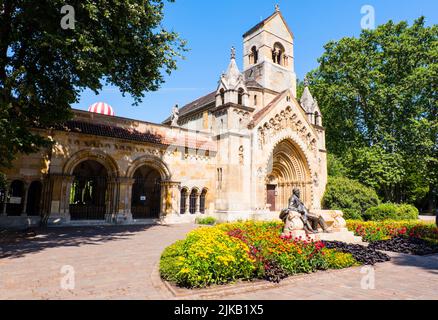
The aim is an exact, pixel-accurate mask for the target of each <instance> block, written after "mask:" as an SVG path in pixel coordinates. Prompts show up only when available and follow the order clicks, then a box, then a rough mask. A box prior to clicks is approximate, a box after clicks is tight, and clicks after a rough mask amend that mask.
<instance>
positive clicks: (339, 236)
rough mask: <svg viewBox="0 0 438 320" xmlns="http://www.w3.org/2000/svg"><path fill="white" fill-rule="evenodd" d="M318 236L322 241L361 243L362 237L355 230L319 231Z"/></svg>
mask: <svg viewBox="0 0 438 320" xmlns="http://www.w3.org/2000/svg"><path fill="white" fill-rule="evenodd" d="M316 238H317V239H318V240H321V241H342V242H346V243H361V242H362V237H357V236H355V235H354V232H351V231H342V232H333V233H319V234H317V235H316Z"/></svg>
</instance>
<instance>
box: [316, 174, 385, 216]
mask: <svg viewBox="0 0 438 320" xmlns="http://www.w3.org/2000/svg"><path fill="white" fill-rule="evenodd" d="M378 204H379V197H378V196H377V193H376V191H375V190H374V189H372V188H369V187H366V186H364V185H362V184H361V183H360V182H357V181H355V180H351V179H348V178H343V177H330V178H329V180H328V184H327V188H326V191H325V194H324V197H323V200H322V205H323V207H324V208H325V209H331V210H342V211H343V212H344V217H345V218H346V219H356V220H361V219H362V217H363V215H364V213H365V211H366V210H368V209H369V208H371V207H374V206H376V205H378Z"/></svg>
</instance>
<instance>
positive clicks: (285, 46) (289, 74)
mask: <svg viewBox="0 0 438 320" xmlns="http://www.w3.org/2000/svg"><path fill="white" fill-rule="evenodd" d="M243 53H244V57H243V61H244V63H243V66H244V71H243V72H244V75H245V80H247V81H251V80H253V81H256V82H257V83H259V84H260V85H261V86H262V87H264V88H265V89H269V90H272V91H275V92H282V91H283V90H286V89H291V90H292V93H293V94H294V96H295V97H296V79H297V77H296V74H295V67H294V36H293V33H292V31H291V30H290V28H289V27H288V25H287V23H286V21H285V20H284V18H283V15H282V14H281V12H280V8H279V6H278V5H277V6H276V7H275V12H274V13H273V14H272V15H271V16H269V17H268V18H266V19H265V20H263V21H261V22H260V23H259V24H257V25H256V26H254V27H253V28H251V29H250V30H249V31H248V32H246V33H245V34H244V35H243Z"/></svg>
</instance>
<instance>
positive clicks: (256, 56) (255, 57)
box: [251, 46, 259, 64]
mask: <svg viewBox="0 0 438 320" xmlns="http://www.w3.org/2000/svg"><path fill="white" fill-rule="evenodd" d="M251 57H252V59H251V60H252V64H256V63H257V62H258V61H259V52H258V51H257V48H256V46H254V47H252V48H251Z"/></svg>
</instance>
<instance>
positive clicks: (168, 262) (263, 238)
mask: <svg viewBox="0 0 438 320" xmlns="http://www.w3.org/2000/svg"><path fill="white" fill-rule="evenodd" d="M281 230H282V224H281V223H256V222H246V223H233V224H222V225H218V226H215V227H210V228H205V227H204V228H199V229H197V230H194V231H192V232H190V233H189V234H188V236H187V238H186V239H185V240H182V241H179V242H177V243H175V244H173V245H171V246H170V247H168V248H166V249H165V251H164V252H163V254H162V257H161V261H160V274H161V276H162V278H163V279H165V280H168V281H170V282H173V283H176V284H177V285H178V286H182V287H189V288H194V287H206V286H209V285H212V284H225V283H229V282H234V281H236V280H239V279H240V280H251V279H267V280H269V281H274V282H278V281H280V280H281V279H283V278H285V277H287V276H290V275H295V274H299V273H310V272H314V271H317V270H327V269H342V268H347V267H351V266H354V265H359V263H358V262H357V260H356V259H354V258H353V255H352V254H350V253H346V252H341V251H338V250H336V249H328V248H326V247H325V245H324V243H322V242H312V241H310V240H309V239H291V238H282V237H281V236H280V235H281Z"/></svg>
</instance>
